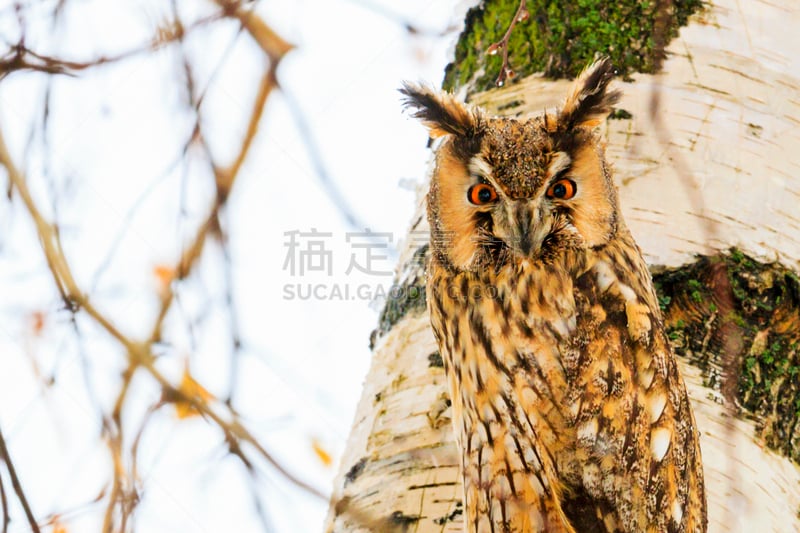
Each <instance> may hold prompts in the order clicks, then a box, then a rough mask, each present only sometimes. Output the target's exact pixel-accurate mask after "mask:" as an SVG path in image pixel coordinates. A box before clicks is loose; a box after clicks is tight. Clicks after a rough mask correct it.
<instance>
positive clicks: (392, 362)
mask: <svg viewBox="0 0 800 533" xmlns="http://www.w3.org/2000/svg"><path fill="white" fill-rule="evenodd" d="M798 28H800V4H798V3H796V2H784V3H781V2H776V3H774V4H773V3H768V2H766V1H756V0H753V1H742V0H715V1H714V2H713V3H712V4H711V5H709V6H708V7H707V9H706V10H704V12H703V13H701V14H699V15H697V16H695V17H694V18H693V19H692V21H691V23H690V25H689V26H688V27H686V28H683V29H682V30H681V33H680V36H679V37H678V38H676V39H675V40H673V41H672V42H671V43H670V45H669V48H668V52H669V56H668V60H667V61H666V62H665V64H664V68H663V73H662V74H660V75H658V76H646V75H636V76H634V80H635V81H634V82H633V83H621V82H620V83H619V85H620V86H621V88H622V89H623V90H624V92H625V96H624V98H623V100H622V102H621V103H620V105H619V107H620V108H623V109H625V110H627V111H629V112H630V113H631V114H632V115H633V118H632V119H630V120H612V121H609V122H608V128H607V138H608V158H609V160H611V161H612V162H613V163H614V165H615V169H616V179H617V182H618V185H619V190H620V201H621V204H622V209H623V212H624V214H625V218H626V221H627V223H628V225H629V227H630V228H631V231H632V232H633V234H634V236H635V237H636V239H637V241H638V242H639V244H640V246H641V247H642V249H643V251H644V253H645V257H646V258H647V260H648V262H649V263H650V264H653V265H667V266H679V265H681V264H685V263H688V262H690V261H692V259H693V256H694V255H695V254H698V253H714V252H716V251H720V250H724V249H727V248H729V247H731V246H736V247H738V248H739V249H741V250H743V251H745V252H746V253H748V254H749V255H752V256H755V257H758V258H761V259H762V260H765V261H772V260H775V259H777V260H779V261H780V262H781V263H783V264H784V265H785V266H787V267H788V268H790V269H792V270H794V271H798V270H800V208H799V207H800V56H798V55H797V54H796V51H797V50H800V30H798ZM567 84H568V82H563V81H559V82H552V81H547V80H544V79H542V78H540V77H531V78H528V79H526V80H523V81H522V82H521V83H518V84H513V85H511V86H510V87H508V88H505V89H503V90H497V91H490V92H488V93H484V94H482V95H478V96H476V97H475V98H473V102H474V103H477V104H480V105H482V106H484V107H485V108H487V109H489V110H490V111H491V110H493V109H497V108H502V107H503V105H504V104H507V103H509V102H513V101H521V102H523V104H522V105H521V106H517V107H513V108H511V109H509V110H508V111H506V112H509V111H510V112H513V113H515V114H516V113H518V112H522V113H523V114H524V113H529V112H530V113H539V112H541V110H542V109H544V108H549V107H553V106H555V105H558V104H559V103H560V99H561V98H562V97H563V95H564V94H565V88H566V86H567ZM654 89H655V90H659V91H660V95H661V111H662V116H661V119H662V124H663V126H665V127H666V129H667V133H666V138H667V142H666V143H665V142H664V140H665V130H664V129H663V128H662V129H661V130H660V131H658V132H657V130H656V129H655V128H654V126H653V122H652V121H651V119H650V118H649V114H650V109H651V97H652V94H653V91H654ZM659 134H660V135H661V137H660V138H659ZM420 135H421V136H422V133H420ZM685 170H688V171H689V172H688V173H684V175H680V174H679V173H680V172H683V171H685ZM423 212H424V211H423V210H422V206H421V204H420V211H419V214H421V213H423ZM415 220H418V219H417V218H415ZM417 226H418V227H415V228H413V229H415V230H419V229H423V228H424V227H427V226H426V225H425V222H424V217H422V220H421V221H419V222H418V224H417ZM411 253H413V250H411V251H406V258H408V257H410V254H411ZM427 321H428V317H427V314H422V315H420V314H412V315H409V316H407V317H405V318H404V319H403V320H401V321H400V322H399V323H398V324H396V325H395V327H394V328H393V329H392V330H391V331H390V332H389V333H388V334H387V335H386V336H385V337H383V338H382V339H379V341H378V344H377V346H376V349H375V354H374V359H373V364H372V368H371V370H370V372H369V375H368V376H367V381H366V384H365V388H364V394H363V396H362V400H361V403H360V405H359V408H358V414H357V415H356V421H355V424H354V426H353V432H352V434H351V437H350V441H349V443H348V448H347V451H346V452H345V455H344V457H343V459H342V466H341V469H342V472H341V474H340V476H339V479H338V481H337V483H336V488H335V491H334V496H333V504H332V506H331V513H330V515H329V518H328V522H327V524H326V530H328V531H336V532H340V531H369V530H372V531H376V530H379V531H415V532H418V533H425V532H433V531H437V532H440V531H460V527H461V524H460V516H458V515H457V513H456V514H455V515H453V511H455V510H456V503H457V502H458V501H459V500H460V498H461V487H460V479H459V475H458V466H457V465H458V463H457V455H456V449H455V445H454V443H453V436H452V432H451V428H450V425H449V413H450V410H449V409H445V404H444V403H443V402H444V400H443V398H445V397H446V395H445V379H444V373H443V370H442V368H440V367H432V366H430V364H429V360H428V356H429V355H430V354H431V353H433V352H435V351H436V346H435V342H434V339H433V336H432V334H431V332H430V330H429V328H428V323H427ZM682 370H683V373H684V377H685V378H686V380H687V385H688V387H689V393H690V396H691V397H692V400H693V405H694V409H695V415H696V418H697V423H698V426H699V428H700V431H701V434H702V440H701V445H702V451H703V460H704V465H705V476H706V486H707V492H708V497H709V531H712V532H717V531H731V532H734V531H736V532H738V531H741V532H745V531H747V532H749V531H753V530H754V529H755V528H758V529H759V530H763V531H781V532H784V531H785V532H787V533H790V532H792V533H793V532H796V531H800V520H798V510H799V509H800V469H798V467H797V466H796V465H795V464H794V463H792V462H791V461H790V460H788V459H786V458H785V457H782V456H779V455H777V454H775V453H773V452H771V451H769V450H767V449H765V448H764V447H763V446H761V445H760V444H759V442H758V441H757V440H756V432H755V426H754V423H753V422H751V421H746V420H739V419H736V420H732V419H731V418H730V417H728V416H727V412H728V411H727V409H726V407H725V406H724V405H723V402H722V400H721V399H720V398H719V396H718V394H716V393H715V392H713V391H711V390H710V389H708V388H706V387H704V386H703V384H702V379H701V376H700V371H699V370H698V369H696V368H693V367H690V366H688V365H683V366H682ZM358 464H361V465H362V468H361V470H358V469H355V470H352V469H353V467H354V465H358ZM348 472H350V473H351V475H350V476H347V473H348ZM353 474H358V475H353ZM348 478H349V479H348ZM337 503H338V505H337ZM393 513H395V514H393ZM442 518H444V520H441V519H442ZM451 518H452V519H451ZM437 519H439V520H438V521H437Z"/></svg>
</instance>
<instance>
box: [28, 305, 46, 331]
mask: <svg viewBox="0 0 800 533" xmlns="http://www.w3.org/2000/svg"><path fill="white" fill-rule="evenodd" d="M45 319H46V317H45V314H44V312H43V311H34V312H33V313H31V316H30V321H31V333H33V336H34V337H39V336H41V335H42V332H43V331H44V326H45V324H46V322H47V321H46V320H45Z"/></svg>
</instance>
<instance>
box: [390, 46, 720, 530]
mask: <svg viewBox="0 0 800 533" xmlns="http://www.w3.org/2000/svg"><path fill="white" fill-rule="evenodd" d="M613 74H614V70H613V67H612V65H611V63H610V61H609V60H608V59H601V60H598V61H596V62H595V63H594V64H593V65H591V66H590V67H588V68H587V69H586V70H585V71H584V72H583V73H582V74H581V75H580V76H579V77H578V78H577V79H576V81H575V82H574V83H573V85H572V88H571V89H570V90H569V91H568V94H567V96H566V99H565V102H564V104H563V106H562V107H561V108H560V109H559V110H558V111H556V112H551V113H547V112H545V113H544V114H543V115H542V116H538V117H535V118H528V119H524V120H523V119H513V118H492V117H489V116H487V115H486V114H485V113H484V112H482V111H481V110H479V109H472V108H470V107H467V106H465V105H463V104H461V103H459V102H458V101H456V100H455V99H454V98H453V97H452V96H451V95H448V94H443V93H438V92H436V91H434V90H431V89H429V88H426V87H422V86H416V85H411V84H406V85H404V87H403V88H402V89H401V92H402V93H403V94H404V103H405V105H406V106H407V108H410V109H411V111H412V113H413V116H414V117H416V118H419V119H421V120H422V122H423V123H424V125H425V126H426V127H427V128H428V130H429V133H430V136H431V137H443V140H442V142H441V143H439V147H438V149H437V153H436V165H435V170H434V172H433V175H432V178H431V184H430V191H429V193H428V197H427V200H428V218H429V222H430V227H431V244H430V246H431V254H430V255H431V259H430V263H429V265H428V280H427V296H428V299H427V300H428V307H429V311H430V316H431V324H432V326H433V331H434V333H435V336H436V339H437V342H438V344H439V347H440V351H441V353H442V355H443V360H444V363H445V370H446V373H447V378H448V382H449V389H450V396H451V401H452V408H453V417H452V418H453V424H454V429H455V433H456V439H457V442H458V446H459V448H460V454H461V467H462V475H463V482H464V483H463V485H464V521H465V528H466V531H468V532H476V533H484V532H497V533H500V532H519V533H522V532H540V531H542V532H543V531H547V532H595V531H598V532H604V531H605V532H627V533H642V532H676V533H683V532H698V531H706V527H707V518H706V500H705V491H704V487H703V468H702V463H701V457H700V447H699V442H698V432H697V429H696V426H695V422H694V418H693V414H692V410H691V406H690V404H689V399H688V396H687V393H686V386H685V384H684V382H683V378H682V377H681V375H680V373H679V371H678V366H677V363H676V360H675V356H674V355H673V353H672V351H671V348H670V345H669V342H668V339H667V336H666V333H665V330H664V323H663V319H662V316H661V313H660V310H659V306H658V301H657V297H656V293H655V290H654V288H653V283H652V279H651V277H650V274H649V271H648V269H647V266H646V264H645V262H644V260H643V258H642V254H641V252H640V250H639V248H638V247H637V245H636V243H635V242H634V240H633V237H632V236H631V233H630V232H629V230H628V228H627V227H626V225H625V222H624V220H623V218H622V214H621V212H620V209H619V202H618V198H617V192H616V188H615V186H614V182H613V178H612V170H611V167H610V165H609V163H608V162H607V161H606V160H605V156H604V145H603V143H602V142H601V139H600V136H599V134H598V133H597V132H596V131H595V130H596V128H597V126H598V125H599V124H600V123H601V122H602V121H603V120H605V119H606V117H607V116H608V114H609V112H610V111H611V109H612V106H613V105H614V104H615V103H616V102H617V101H618V99H619V97H620V92H619V91H618V90H613V89H609V84H610V81H611V79H612V78H613Z"/></svg>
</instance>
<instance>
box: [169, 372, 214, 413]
mask: <svg viewBox="0 0 800 533" xmlns="http://www.w3.org/2000/svg"><path fill="white" fill-rule="evenodd" d="M178 390H179V391H180V392H181V393H182V394H183V395H184V396H187V397H188V398H192V399H194V400H196V401H198V402H207V401H209V400H212V399H214V395H213V394H211V393H210V392H208V391H207V390H206V389H205V388H204V387H203V386H202V385H200V384H199V383H198V382H197V381H195V379H194V378H193V377H192V374H191V373H190V372H189V365H186V368H185V369H184V371H183V377H182V378H181V384H180V387H179V388H178ZM175 413H176V414H177V415H178V418H189V417H191V416H197V415H199V414H200V412H199V411H198V410H197V408H196V407H195V406H194V405H193V404H192V402H189V401H185V400H177V401H176V402H175Z"/></svg>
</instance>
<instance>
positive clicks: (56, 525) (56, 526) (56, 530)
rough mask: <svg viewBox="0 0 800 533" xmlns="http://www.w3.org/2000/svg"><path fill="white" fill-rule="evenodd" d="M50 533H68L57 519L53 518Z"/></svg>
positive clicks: (65, 527)
mask: <svg viewBox="0 0 800 533" xmlns="http://www.w3.org/2000/svg"><path fill="white" fill-rule="evenodd" d="M51 533H69V530H68V529H67V526H65V525H64V524H62V523H61V521H60V520H59V519H58V518H55V519H54V520H53V531H52V532H51Z"/></svg>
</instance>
